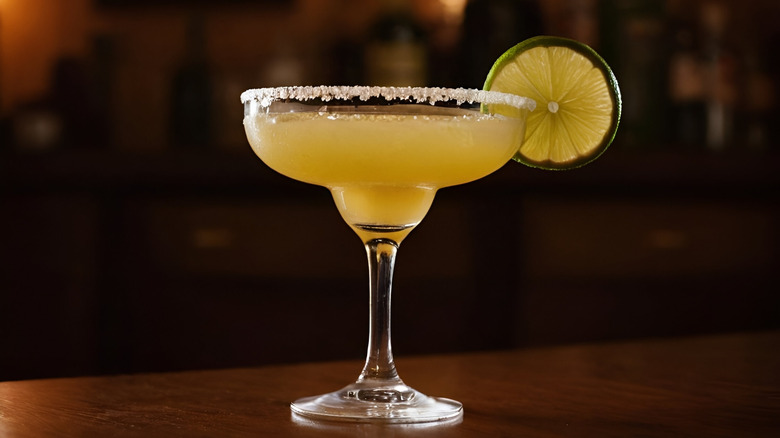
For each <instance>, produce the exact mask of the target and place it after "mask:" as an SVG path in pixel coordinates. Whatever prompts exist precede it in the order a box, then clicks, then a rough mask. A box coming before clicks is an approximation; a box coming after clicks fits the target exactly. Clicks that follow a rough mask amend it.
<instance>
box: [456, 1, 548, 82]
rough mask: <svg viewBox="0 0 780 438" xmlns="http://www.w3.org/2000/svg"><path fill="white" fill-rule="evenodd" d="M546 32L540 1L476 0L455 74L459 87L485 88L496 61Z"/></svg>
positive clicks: (470, 7) (467, 12) (465, 20)
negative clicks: (505, 53) (521, 43)
mask: <svg viewBox="0 0 780 438" xmlns="http://www.w3.org/2000/svg"><path fill="white" fill-rule="evenodd" d="M542 33H544V25H543V21H542V14H541V11H540V9H539V5H538V3H537V1H536V0H472V1H470V2H469V3H468V4H467V5H466V9H465V11H464V15H463V32H462V37H461V42H460V44H459V46H460V47H459V50H458V59H456V61H455V63H454V65H455V67H454V69H455V70H456V71H455V72H453V75H454V76H455V77H456V78H457V79H456V80H455V82H456V86H460V87H467V88H478V89H481V88H482V86H483V85H484V84H485V79H486V78H487V75H488V72H489V71H490V68H491V67H492V66H493V63H495V62H496V60H497V59H498V58H499V57H500V56H501V55H502V54H503V53H504V52H505V51H507V50H508V49H510V48H511V47H513V46H514V45H515V44H517V43H519V42H521V41H523V40H525V39H527V38H530V37H533V36H536V35H541V34H542Z"/></svg>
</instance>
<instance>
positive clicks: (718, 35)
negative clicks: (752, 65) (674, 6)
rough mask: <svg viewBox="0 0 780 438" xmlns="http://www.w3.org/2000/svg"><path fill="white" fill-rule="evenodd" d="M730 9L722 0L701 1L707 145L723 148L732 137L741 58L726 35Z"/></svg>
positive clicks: (712, 147) (718, 148)
mask: <svg viewBox="0 0 780 438" xmlns="http://www.w3.org/2000/svg"><path fill="white" fill-rule="evenodd" d="M728 14H729V11H728V10H727V9H726V6H725V5H724V4H722V3H720V2H719V1H709V2H705V3H703V4H702V5H701V12H700V17H701V23H702V24H701V26H702V39H703V49H704V84H705V92H706V103H707V109H706V136H705V141H706V144H707V147H708V148H710V149H713V150H721V149H723V148H725V147H726V145H727V144H729V143H731V142H732V141H733V132H734V110H735V106H736V101H737V96H738V92H737V69H738V62H737V57H736V56H735V53H734V51H733V50H732V49H731V48H730V47H729V44H728V39H727V38H726V27H727V23H728Z"/></svg>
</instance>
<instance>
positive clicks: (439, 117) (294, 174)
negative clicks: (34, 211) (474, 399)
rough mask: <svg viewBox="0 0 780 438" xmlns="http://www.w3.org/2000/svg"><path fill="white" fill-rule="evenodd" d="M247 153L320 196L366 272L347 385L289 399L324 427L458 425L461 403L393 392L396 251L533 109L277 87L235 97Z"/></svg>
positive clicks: (429, 93) (412, 92)
mask: <svg viewBox="0 0 780 438" xmlns="http://www.w3.org/2000/svg"><path fill="white" fill-rule="evenodd" d="M241 101H242V103H243V104H244V127H245V130H246V134H247V138H248V139H249V143H250V144H251V145H252V148H253V149H254V151H255V153H256V154H257V155H258V156H259V157H260V159H261V160H263V162H265V163H266V164H267V165H268V166H269V167H270V168H272V169H274V170H275V171H277V172H279V173H281V174H283V175H286V176H288V177H290V178H293V179H296V180H299V181H303V182H306V183H310V184H316V185H320V186H324V187H326V188H328V189H329V190H330V191H331V193H332V195H333V199H334V201H335V203H336V206H337V207H338V210H339V212H340V213H341V216H342V217H343V218H344V220H345V221H346V222H347V224H349V226H350V227H352V229H353V230H354V231H355V232H356V233H357V235H358V236H359V237H360V238H361V240H362V241H363V243H364V245H365V247H366V252H367V255H368V265H369V277H370V284H369V339H368V352H367V357H366V362H365V366H364V367H363V371H362V372H361V373H360V376H359V377H358V379H357V381H355V382H354V383H352V384H350V385H348V386H346V387H344V388H342V389H341V390H338V391H335V392H332V393H329V394H325V395H320V396H314V397H307V398H304V399H300V400H296V401H294V402H293V403H292V404H291V408H292V410H293V412H295V413H297V414H300V415H305V416H310V417H315V418H326V419H340V420H353V421H361V420H372V421H373V420H376V421H385V422H398V423H413V422H427V421H440V420H447V419H452V418H455V417H458V416H460V415H461V414H462V411H463V408H462V405H461V404H460V403H459V402H457V401H454V400H450V399H446V398H437V397H430V396H426V395H424V394H422V393H420V392H419V391H416V390H414V389H413V388H411V387H409V386H407V385H406V384H404V382H403V381H402V380H401V379H400V377H399V376H398V372H397V371H396V367H395V364H394V361H393V354H392V347H391V342H390V334H391V331H390V295H391V289H392V277H393V266H394V264H395V256H396V251H397V250H398V246H399V244H400V243H401V241H402V240H403V239H404V238H405V237H406V236H407V235H408V234H409V232H410V231H411V230H412V229H414V227H415V226H416V225H417V224H419V223H420V221H421V220H422V219H423V217H424V216H425V214H426V213H427V212H428V209H429V208H430V206H431V203H432V202H433V198H434V196H435V194H436V191H437V190H438V189H440V188H442V187H447V186H453V185H457V184H463V183H467V182H470V181H474V180H476V179H479V178H482V177H484V176H486V175H488V174H490V173H492V172H494V171H496V170H498V169H499V168H500V167H502V166H503V165H504V164H505V163H506V162H507V161H509V160H510V159H511V158H512V157H513V156H514V155H515V153H516V152H517V150H518V148H519V147H520V145H521V144H522V141H523V138H524V135H525V119H526V115H527V114H528V112H529V111H532V110H533V109H534V106H535V102H534V101H533V100H530V99H527V98H524V97H520V96H515V95H511V94H506V93H499V92H493V91H478V90H465V89H443V88H394V87H325V86H323V87H282V88H264V89H254V90H248V91H246V92H244V93H243V94H242V96H241Z"/></svg>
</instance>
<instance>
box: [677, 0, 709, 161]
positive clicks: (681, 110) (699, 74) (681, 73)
mask: <svg viewBox="0 0 780 438" xmlns="http://www.w3.org/2000/svg"><path fill="white" fill-rule="evenodd" d="M689 6H693V4H692V3H690V2H688V1H681V2H670V7H669V28H670V29H669V30H670V47H671V48H672V51H671V56H670V59H669V99H670V112H669V120H670V126H671V127H672V141H673V142H674V143H678V144H680V145H684V146H689V147H701V146H702V145H703V144H705V132H706V130H705V126H706V89H705V78H704V55H703V52H702V47H701V35H700V31H699V26H698V25H697V14H696V11H695V10H693V9H692V8H690V7H689Z"/></svg>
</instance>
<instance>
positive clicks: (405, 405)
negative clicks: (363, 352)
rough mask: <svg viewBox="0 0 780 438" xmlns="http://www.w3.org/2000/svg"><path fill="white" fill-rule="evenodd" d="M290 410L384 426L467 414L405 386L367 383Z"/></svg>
mask: <svg viewBox="0 0 780 438" xmlns="http://www.w3.org/2000/svg"><path fill="white" fill-rule="evenodd" d="M290 408H291V409H292V411H293V412H295V413H296V414H299V415H303V416H306V417H313V418H319V419H326V420H341V421H377V422H383V423H423V422H432V421H443V420H449V419H453V418H456V417H458V416H459V415H461V414H462V413H463V405H461V404H460V402H457V401H455V400H450V399H447V398H440V397H429V396H427V395H425V394H423V393H421V392H419V391H416V390H414V389H412V388H410V387H408V386H406V385H404V384H393V385H381V386H376V385H372V384H369V383H366V382H356V383H353V384H351V385H349V386H346V387H345V388H342V389H341V390H339V391H336V392H331V393H329V394H323V395H319V396H314V397H305V398H302V399H298V400H296V401H294V402H292V403H291V404H290Z"/></svg>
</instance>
